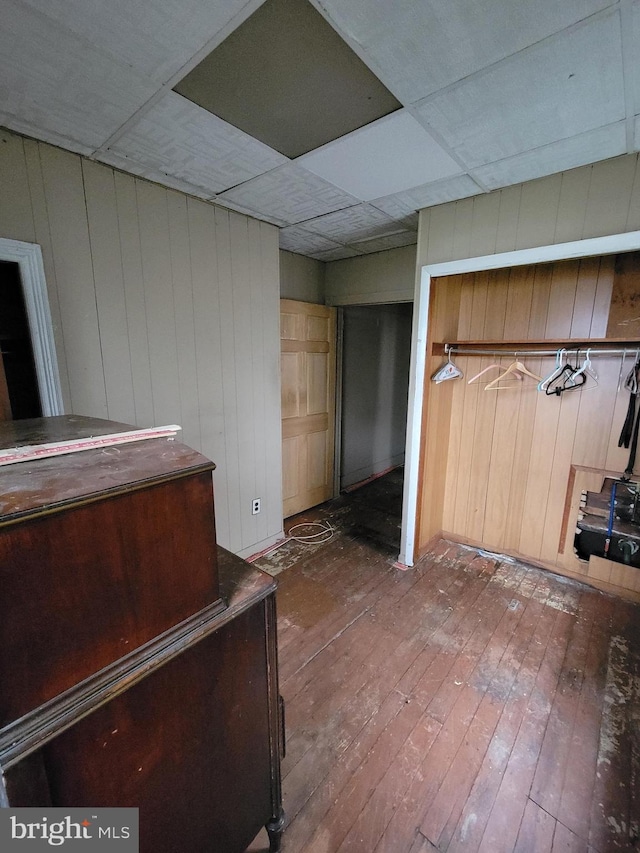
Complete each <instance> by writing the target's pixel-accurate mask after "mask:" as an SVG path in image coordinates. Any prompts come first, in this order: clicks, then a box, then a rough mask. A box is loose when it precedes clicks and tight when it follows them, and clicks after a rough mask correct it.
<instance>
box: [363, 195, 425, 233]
mask: <svg viewBox="0 0 640 853" xmlns="http://www.w3.org/2000/svg"><path fill="white" fill-rule="evenodd" d="M369 203H370V204H372V205H373V206H374V207H377V208H378V210H381V211H382V212H383V213H386V214H387V216H390V217H391V219H395V220H396V221H397V222H399V223H400V224H401V225H403V226H404V227H405V228H408V229H409V230H410V231H411V230H413V231H415V230H417V228H418V214H417V212H416V209H415V208H414V207H413V205H412V204H408V203H407V202H406V201H401V199H400V197H399V196H398V195H388V196H384V197H383V198H374V199H373V200H372V201H371V202H369Z"/></svg>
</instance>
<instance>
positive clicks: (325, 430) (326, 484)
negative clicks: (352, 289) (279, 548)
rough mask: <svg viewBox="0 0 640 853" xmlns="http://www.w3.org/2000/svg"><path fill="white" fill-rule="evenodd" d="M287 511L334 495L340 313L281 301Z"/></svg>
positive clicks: (286, 300)
mask: <svg viewBox="0 0 640 853" xmlns="http://www.w3.org/2000/svg"><path fill="white" fill-rule="evenodd" d="M280 317H281V320H280V328H281V341H280V347H281V393H282V456H283V473H282V479H283V513H284V516H285V518H287V517H289V516H290V515H293V514H294V513H297V512H302V510H304V509H308V508H309V507H312V506H315V505H316V504H319V503H321V502H322V501H326V500H328V498H330V497H332V495H333V473H334V471H333V468H334V459H333V455H334V454H333V451H334V441H335V424H334V419H335V387H336V376H335V371H336V311H335V309H334V308H326V307H325V306H324V305H313V304H311V303H308V302H298V301H296V300H292V299H282V300H281V301H280Z"/></svg>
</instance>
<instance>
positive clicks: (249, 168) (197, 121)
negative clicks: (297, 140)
mask: <svg viewBox="0 0 640 853" xmlns="http://www.w3.org/2000/svg"><path fill="white" fill-rule="evenodd" d="M111 147H112V150H113V151H114V153H116V154H119V155H121V156H126V157H128V158H129V159H131V160H135V161H137V162H138V163H140V164H142V165H143V166H145V167H146V168H151V169H153V170H154V171H156V172H157V171H159V172H162V173H165V174H167V175H172V176H173V177H174V178H179V179H180V180H184V181H187V182H188V183H191V184H194V185H195V186H199V187H203V188H204V189H208V190H209V195H213V194H216V193H219V192H221V191H222V190H226V189H228V188H229V187H233V186H235V185H236V184H241V183H242V182H243V181H247V180H249V179H250V178H254V177H256V175H261V174H262V173H263V172H267V171H269V170H270V169H274V168H275V167H276V166H280V165H282V164H284V163H288V162H289V161H288V160H287V158H286V157H285V156H283V155H282V154H279V153H278V152H277V151H274V150H273V149H272V148H269V147H268V146H267V145H264V143H262V142H259V141H258V140H257V139H254V138H253V137H252V136H249V135H248V134H246V133H244V132H243V131H241V130H238V129H237V128H235V127H233V126H232V125H230V124H227V122H226V121H223V120H222V119H220V118H218V117H217V116H214V115H212V114H211V113H210V112H207V110H204V109H202V107H199V106H197V105H196V104H193V103H192V102H191V101H188V100H187V99H186V98H183V97H182V96H181V95H178V94H176V92H167V93H166V94H165V95H163V97H162V98H161V100H159V101H158V102H157V103H156V104H154V105H153V107H151V109H150V110H148V111H147V112H145V113H144V115H142V116H141V118H140V119H139V120H138V121H137V122H136V123H135V124H133V125H131V126H130V127H129V128H128V130H127V131H126V133H124V134H123V135H122V136H121V137H120V138H119V139H118V140H117V142H115V143H114V145H112V146H111Z"/></svg>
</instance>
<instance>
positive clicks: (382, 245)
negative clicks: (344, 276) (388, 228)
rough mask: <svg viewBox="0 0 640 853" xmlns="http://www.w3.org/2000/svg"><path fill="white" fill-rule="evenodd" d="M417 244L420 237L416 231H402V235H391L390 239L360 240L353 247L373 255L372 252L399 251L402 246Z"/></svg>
mask: <svg viewBox="0 0 640 853" xmlns="http://www.w3.org/2000/svg"><path fill="white" fill-rule="evenodd" d="M417 242H418V235H417V233H416V232H415V231H402V232H401V233H400V234H389V236H388V237H374V238H373V239H370V240H359V241H358V242H357V243H352V244H351V245H352V247H353V248H354V249H358V250H359V251H361V252H366V253H367V254H371V253H372V252H386V251H387V249H398V248H400V247H401V246H413V245H414V244H415V243H417Z"/></svg>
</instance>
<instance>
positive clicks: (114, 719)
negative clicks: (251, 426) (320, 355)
mask: <svg viewBox="0 0 640 853" xmlns="http://www.w3.org/2000/svg"><path fill="white" fill-rule="evenodd" d="M128 429H131V427H129V426H127V425H124V424H116V423H113V422H110V421H100V420H96V419H90V418H81V417H76V416H64V417H60V418H44V419H37V420H31V421H15V422H9V423H6V424H2V425H0V447H12V446H22V445H25V444H40V443H44V442H55V441H62V440H68V439H71V438H81V437H87V436H100V435H104V434H108V433H114V432H118V431H120V430H128ZM213 468H214V465H213V464H212V463H211V462H210V461H209V460H207V459H205V458H204V457H203V456H201V455H200V454H198V453H196V452H195V451H193V450H191V449H190V448H188V447H186V446H185V445H183V444H181V443H180V442H179V441H176V440H173V439H166V438H155V439H151V440H145V441H139V442H135V443H132V444H126V445H120V446H115V447H105V448H100V449H92V450H85V451H82V452H80V453H74V454H69V455H64V456H57V457H53V458H43V459H39V460H37V461H35V462H21V463H19V464H16V465H10V466H6V467H2V468H0V769H1V770H2V784H1V785H0V803H1V804H2V805H5V806H47V805H51V806H61V807H70V806H96V807H100V806H130V807H138V808H139V809H140V850H141V851H142V853H242V851H243V850H245V849H246V847H247V846H248V845H249V844H250V842H251V841H252V839H253V838H254V837H255V835H256V834H257V833H258V831H259V830H260V828H261V827H262V826H263V825H266V826H267V830H268V832H269V836H270V839H271V849H272V850H277V849H278V848H279V844H280V839H281V832H282V825H283V813H282V804H281V801H282V797H281V784H280V758H281V754H282V750H283V743H284V735H283V727H282V712H281V706H280V700H279V695H278V672H277V649H276V619H275V582H274V581H273V579H272V578H271V577H269V576H268V575H265V574H263V573H262V572H259V571H257V570H255V569H253V568H252V567H251V566H249V565H248V564H247V563H245V562H244V561H243V560H241V559H239V558H238V557H235V556H234V555H232V554H230V553H229V552H227V551H225V550H224V549H221V548H220V547H218V546H217V545H216V540H215V525H214V510H213V490H212V476H211V472H212V470H213Z"/></svg>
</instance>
